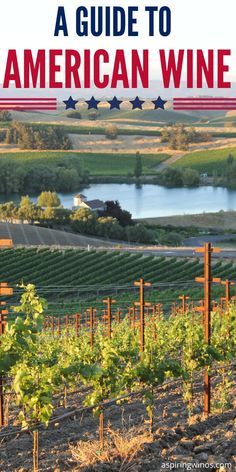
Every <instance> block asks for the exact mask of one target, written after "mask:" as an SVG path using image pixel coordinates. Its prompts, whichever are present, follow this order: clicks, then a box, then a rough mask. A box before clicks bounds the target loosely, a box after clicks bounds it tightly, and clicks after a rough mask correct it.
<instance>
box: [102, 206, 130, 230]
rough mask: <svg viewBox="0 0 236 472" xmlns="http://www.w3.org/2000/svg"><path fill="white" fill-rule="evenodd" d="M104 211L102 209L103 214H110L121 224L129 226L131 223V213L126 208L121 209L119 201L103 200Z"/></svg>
mask: <svg viewBox="0 0 236 472" xmlns="http://www.w3.org/2000/svg"><path fill="white" fill-rule="evenodd" d="M105 205H106V211H104V213H103V215H104V216H112V217H113V218H116V220H117V221H118V222H119V223H120V225H121V226H131V225H133V224H134V223H133V220H132V215H131V213H130V212H129V211H127V210H122V208H121V206H120V204H119V202H118V201H117V200H116V201H113V200H108V201H106V202H105Z"/></svg>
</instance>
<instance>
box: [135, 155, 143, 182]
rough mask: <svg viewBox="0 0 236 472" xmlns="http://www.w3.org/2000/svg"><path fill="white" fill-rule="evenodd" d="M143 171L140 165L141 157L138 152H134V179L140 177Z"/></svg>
mask: <svg viewBox="0 0 236 472" xmlns="http://www.w3.org/2000/svg"><path fill="white" fill-rule="evenodd" d="M142 172H143V165H142V158H141V155H140V153H139V152H137V153H136V161H135V166H134V176H135V177H136V179H139V177H141V175H142Z"/></svg>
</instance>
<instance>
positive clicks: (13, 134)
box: [6, 121, 71, 149]
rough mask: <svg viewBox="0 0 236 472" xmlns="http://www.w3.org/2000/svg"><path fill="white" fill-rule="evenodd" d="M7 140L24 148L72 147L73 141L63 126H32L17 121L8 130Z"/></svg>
mask: <svg viewBox="0 0 236 472" xmlns="http://www.w3.org/2000/svg"><path fill="white" fill-rule="evenodd" d="M6 142H7V143H8V144H12V143H14V144H16V145H18V146H19V147H20V148H22V149H70V148H71V143H70V140H69V138H68V136H67V135H66V134H65V133H64V131H63V129H62V128H58V127H56V128H55V127H48V128H40V127H39V128H36V127H34V128H32V127H30V126H29V125H27V124H24V123H20V122H17V121H14V122H12V125H11V127H10V128H8V130H7V135H6Z"/></svg>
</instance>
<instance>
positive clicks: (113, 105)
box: [107, 97, 123, 110]
mask: <svg viewBox="0 0 236 472" xmlns="http://www.w3.org/2000/svg"><path fill="white" fill-rule="evenodd" d="M107 101H108V103H109V104H110V105H111V106H110V110H113V108H116V109H117V110H120V105H121V103H123V101H122V100H117V98H116V97H114V98H113V99H112V100H107Z"/></svg>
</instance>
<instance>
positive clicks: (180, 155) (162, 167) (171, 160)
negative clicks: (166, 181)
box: [155, 152, 187, 172]
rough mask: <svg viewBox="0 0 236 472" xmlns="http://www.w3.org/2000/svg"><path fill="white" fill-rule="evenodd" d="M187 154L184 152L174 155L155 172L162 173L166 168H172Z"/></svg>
mask: <svg viewBox="0 0 236 472" xmlns="http://www.w3.org/2000/svg"><path fill="white" fill-rule="evenodd" d="M185 154H187V152H182V153H180V154H174V155H173V156H171V157H170V158H169V159H166V161H164V162H162V163H161V164H159V165H158V166H156V167H155V171H158V172H161V171H162V170H164V169H165V168H166V167H169V166H171V165H172V164H174V162H176V161H178V160H179V159H181V158H182V157H184V156H185Z"/></svg>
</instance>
